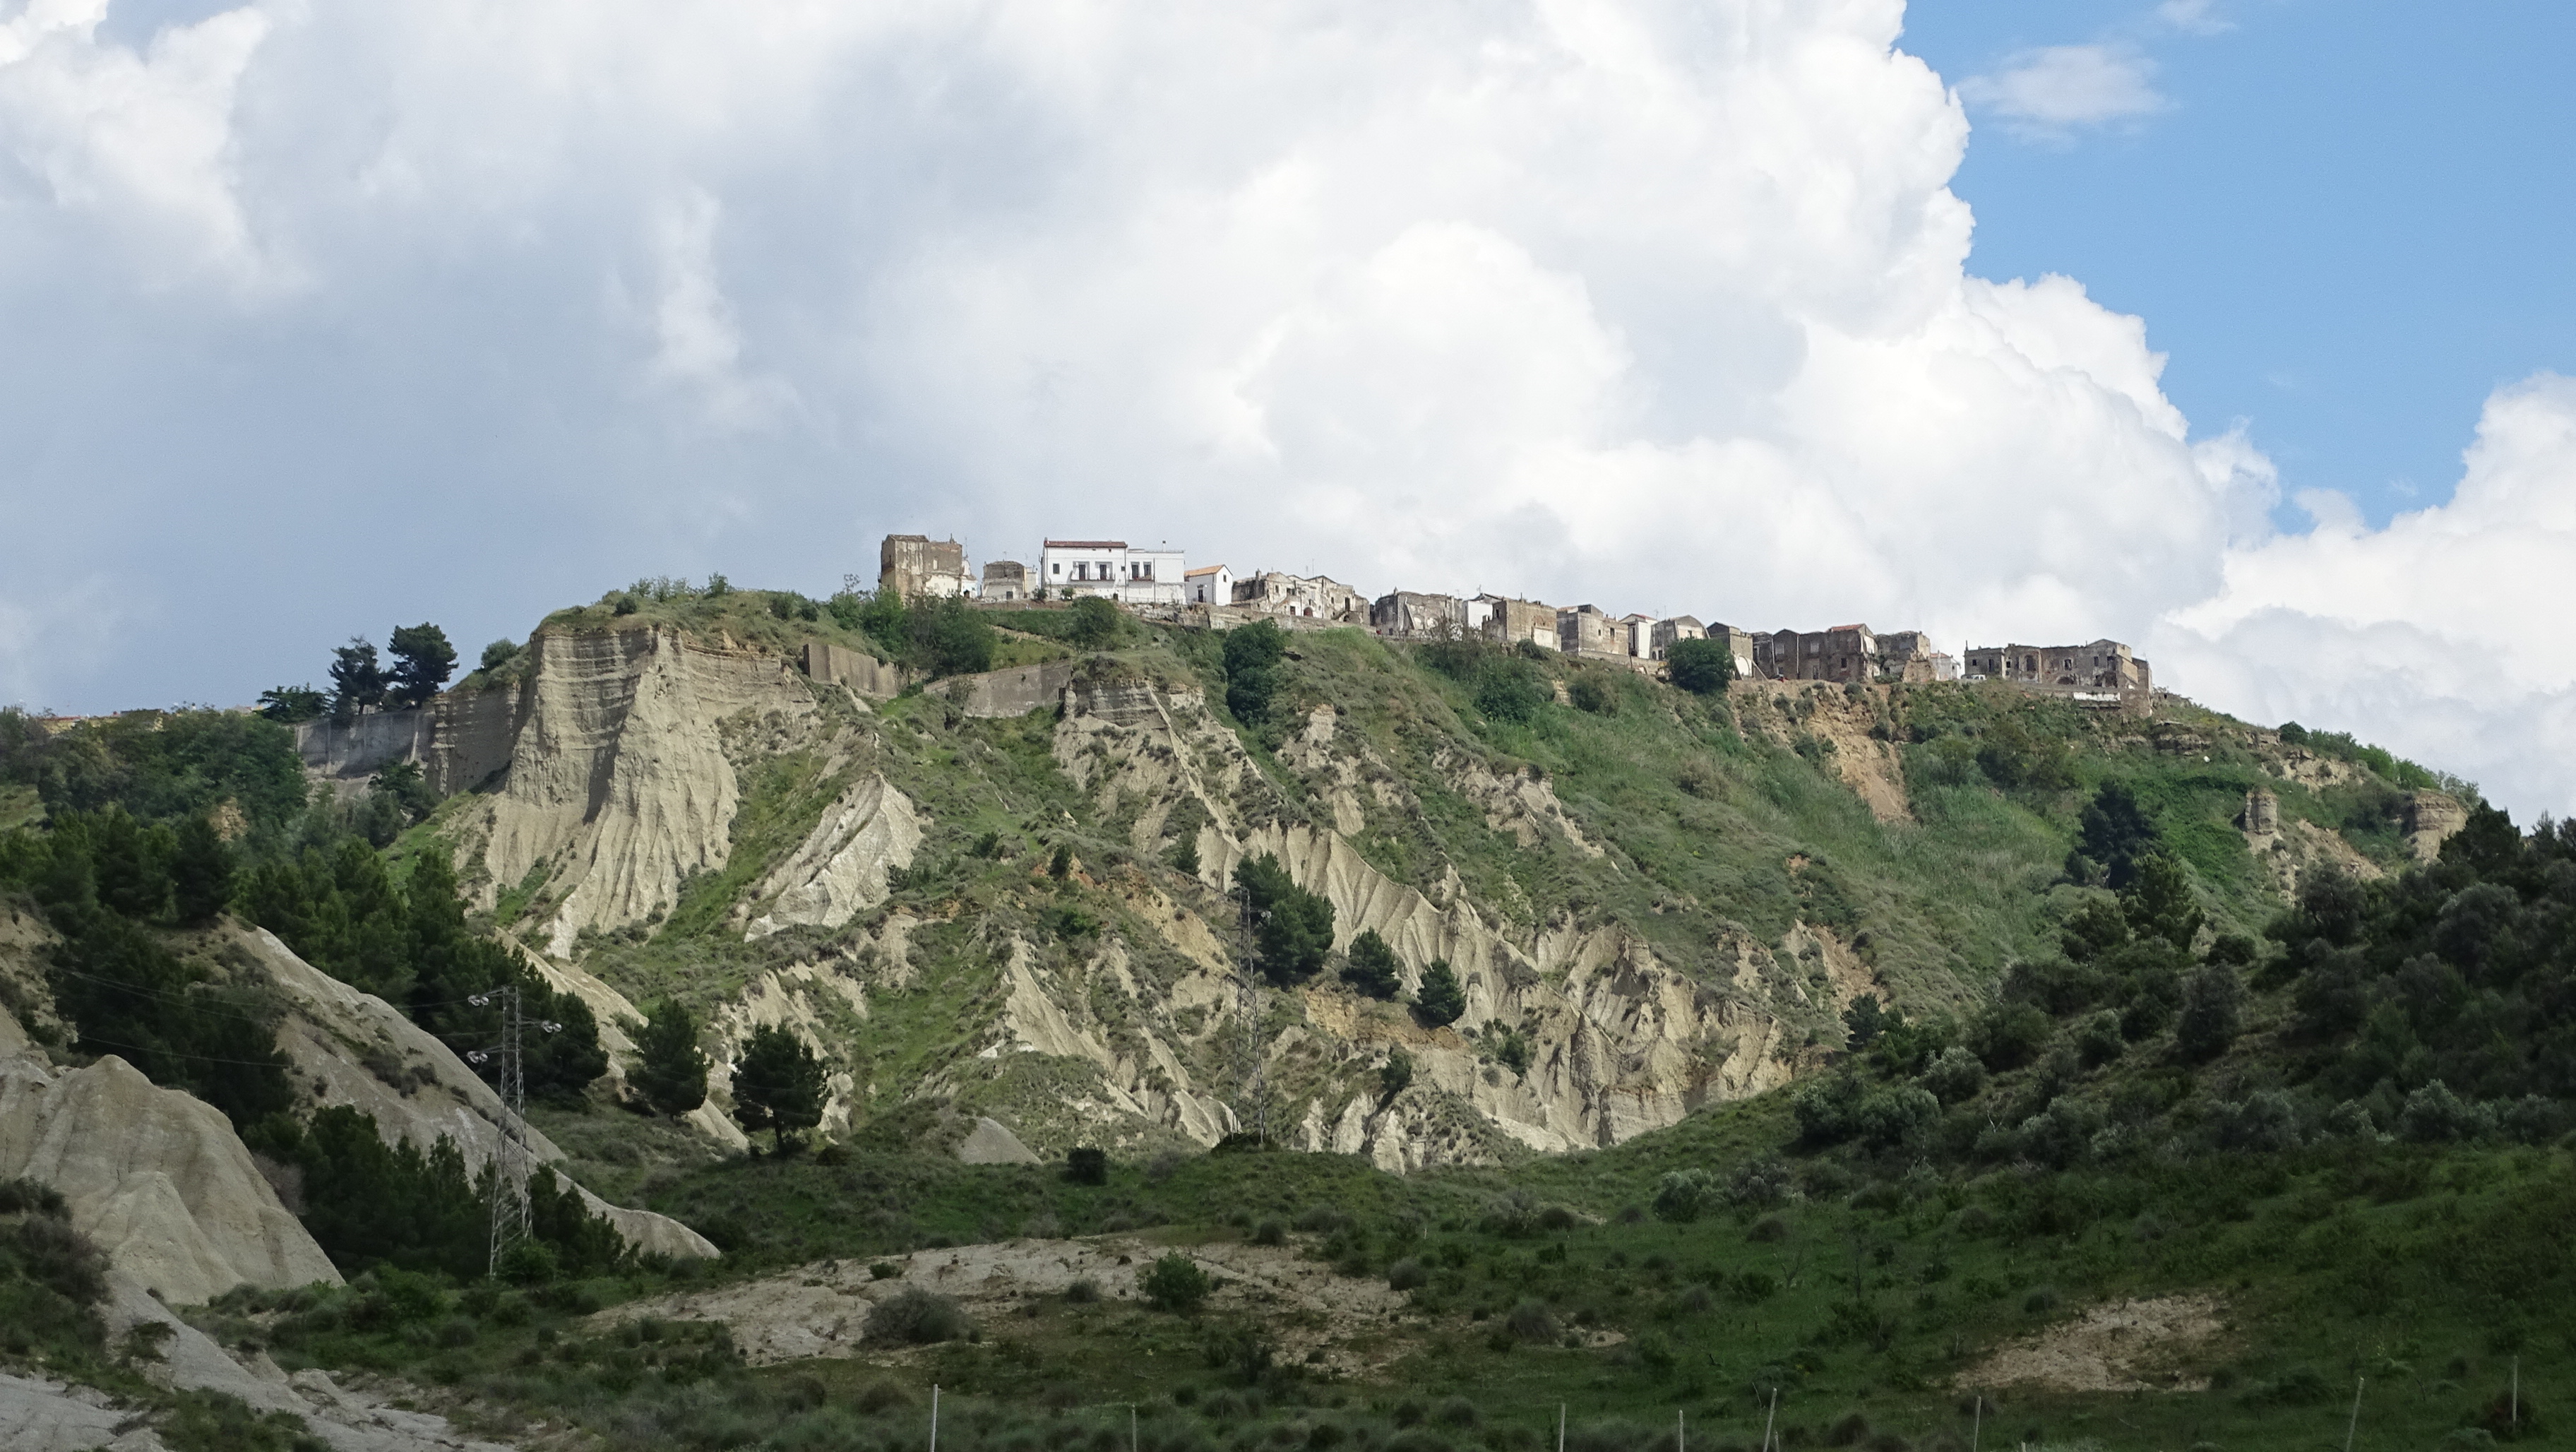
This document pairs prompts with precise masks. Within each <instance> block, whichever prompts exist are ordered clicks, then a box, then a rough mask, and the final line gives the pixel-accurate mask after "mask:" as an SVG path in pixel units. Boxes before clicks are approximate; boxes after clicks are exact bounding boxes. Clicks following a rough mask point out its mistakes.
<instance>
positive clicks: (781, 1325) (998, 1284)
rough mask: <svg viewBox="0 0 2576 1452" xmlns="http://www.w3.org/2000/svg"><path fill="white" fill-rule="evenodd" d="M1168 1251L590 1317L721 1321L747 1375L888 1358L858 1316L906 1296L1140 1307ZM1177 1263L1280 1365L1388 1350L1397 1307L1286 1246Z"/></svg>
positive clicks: (715, 1297) (672, 1299) (1006, 1260)
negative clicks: (1247, 1325) (1192, 1265)
mask: <svg viewBox="0 0 2576 1452" xmlns="http://www.w3.org/2000/svg"><path fill="white" fill-rule="evenodd" d="M1168 1248H1169V1247H1165V1246H1159V1245H1152V1244H1149V1243H1147V1242H1145V1241H1142V1240H1138V1239H1134V1238H1132V1237H1126V1236H1100V1237H1097V1238H1093V1239H1088V1240H1012V1241H1004V1242H1001V1243H999V1244H994V1245H961V1246H953V1247H951V1248H949V1249H946V1250H922V1251H915V1252H913V1253H912V1254H910V1255H902V1256H888V1257H886V1262H885V1263H887V1264H891V1265H893V1266H895V1267H896V1268H897V1270H898V1271H899V1272H900V1273H899V1274H898V1275H896V1276H894V1277H891V1278H889V1279H886V1280H877V1279H875V1278H874V1277H873V1276H872V1274H871V1273H870V1271H869V1269H868V1267H869V1264H870V1263H869V1262H866V1261H857V1260H845V1261H828V1260H827V1261H817V1262H815V1263H813V1264H811V1265H806V1266H801V1267H799V1268H797V1269H795V1270H792V1271H787V1272H785V1273H783V1274H780V1275H775V1276H771V1277H768V1278H766V1279H763V1280H757V1281H750V1282H746V1283H743V1284H740V1285H732V1286H725V1287H722V1288H720V1289H716V1290H710V1291H703V1292H689V1293H683V1294H679V1295H672V1296H663V1297H658V1298H655V1299H653V1300H649V1301H636V1302H631V1303H629V1304H627V1305H623V1306H618V1307H616V1308H614V1309H612V1310H608V1311H603V1312H601V1313H600V1314H599V1316H598V1317H597V1318H595V1319H596V1320H597V1321H598V1322H599V1323H600V1324H602V1325H603V1326H613V1325H615V1324H617V1323H619V1322H621V1321H625V1320H629V1319H633V1318H637V1317H644V1316H652V1317H657V1318H660V1319H663V1320H678V1321H722V1322H724V1323H726V1324H727V1325H729V1326H731V1327H732V1328H733V1335H734V1342H735V1344H736V1345H738V1346H740V1347H741V1348H742V1352H743V1355H744V1357H745V1358H746V1359H748V1360H749V1361H750V1362H751V1363H752V1364H753V1365H756V1366H766V1365H770V1364H773V1363H776V1362H781V1361H799V1360H803V1359H806V1358H808V1357H835V1356H859V1355H869V1356H874V1355H877V1354H879V1353H881V1352H883V1353H891V1352H893V1351H894V1350H895V1349H896V1348H892V1347H873V1346H866V1345H865V1344H864V1342H865V1335H864V1329H863V1328H864V1327H865V1326H866V1324H867V1316H868V1310H869V1308H870V1307H872V1306H874V1305H875V1304H876V1303H877V1302H878V1301H881V1300H884V1299H886V1298H887V1297H890V1296H893V1295H895V1294H897V1293H899V1292H901V1291H903V1290H905V1289H906V1288H908V1287H912V1286H921V1287H925V1288H927V1289H929V1290H932V1291H936V1292H938V1293H939V1294H940V1295H943V1296H947V1297H949V1298H950V1299H952V1300H954V1301H956V1302H957V1303H958V1305H959V1306H961V1307H963V1308H964V1309H965V1310H966V1312H967V1314H969V1315H971V1316H973V1317H974V1318H975V1319H976V1320H977V1321H979V1322H981V1323H983V1324H984V1325H986V1326H988V1327H990V1326H996V1325H997V1324H999V1323H1000V1322H1001V1318H1002V1317H1003V1316H1004V1315H1005V1314H1006V1313H1008V1312H1010V1311H1013V1310H1015V1309H1017V1308H1018V1307H1019V1305H1020V1304H1021V1303H1022V1302H1023V1301H1025V1300H1027V1299H1028V1298H1030V1297H1032V1296H1052V1295H1059V1294H1062V1293H1063V1291H1064V1290H1065V1288H1066V1287H1068V1286H1070V1285H1072V1284H1073V1283H1074V1282H1075V1281H1077V1280H1081V1279H1084V1278H1086V1277H1087V1278H1089V1279H1090V1280H1092V1281H1093V1282H1095V1283H1097V1284H1098V1285H1099V1287H1100V1298H1101V1301H1102V1302H1103V1303H1104V1304H1105V1305H1108V1306H1111V1307H1118V1306H1130V1305H1136V1304H1140V1303H1141V1300H1142V1298H1141V1297H1140V1296H1139V1294H1138V1292H1137V1290H1136V1278H1137V1277H1138V1275H1140V1274H1141V1273H1143V1271H1144V1270H1145V1268H1146V1267H1147V1266H1148V1265H1150V1264H1152V1262H1153V1260H1154V1258H1155V1257H1156V1256H1159V1255H1162V1254H1163V1253H1165V1251H1166V1250H1167V1249H1168ZM1189 1254H1190V1256H1191V1258H1192V1259H1194V1260H1196V1261H1197V1262H1198V1263H1199V1265H1200V1266H1201V1268H1203V1269H1205V1270H1206V1271H1207V1272H1208V1274H1210V1275H1211V1276H1214V1277H1216V1278H1217V1288H1216V1291H1215V1294H1213V1295H1212V1296H1210V1297H1209V1298H1208V1308H1209V1310H1211V1311H1213V1312H1215V1313H1217V1314H1220V1315H1222V1314H1224V1313H1226V1312H1228V1311H1257V1312H1258V1313H1259V1314H1260V1316H1261V1319H1262V1320H1263V1322H1264V1323H1266V1324H1267V1325H1268V1326H1269V1328H1270V1330H1271V1334H1272V1335H1273V1336H1274V1337H1275V1338H1276V1339H1277V1342H1278V1346H1279V1356H1280V1359H1282V1360H1284V1361H1303V1360H1305V1359H1306V1356H1307V1353H1309V1352H1310V1351H1315V1350H1319V1349H1320V1350H1321V1351H1322V1352H1323V1360H1322V1361H1321V1362H1320V1363H1318V1364H1319V1365H1321V1366H1325V1367H1329V1368H1331V1369H1333V1370H1336V1371H1341V1372H1358V1371H1365V1370H1367V1369H1369V1367H1370V1366H1371V1365H1374V1364H1376V1363H1378V1362H1379V1361H1381V1360H1383V1359H1384V1358H1385V1357H1386V1356H1387V1355H1388V1354H1389V1353H1390V1352H1391V1351H1393V1350H1397V1349H1400V1348H1392V1347H1388V1346H1385V1345H1383V1344H1380V1343H1383V1342H1384V1341H1385V1339H1386V1338H1385V1337H1384V1335H1383V1333H1384V1332H1386V1331H1387V1330H1388V1329H1389V1328H1390V1327H1391V1325H1392V1324H1393V1320H1394V1318H1395V1316H1396V1315H1397V1313H1398V1312H1399V1311H1401V1310H1402V1309H1403V1306H1404V1297H1403V1296H1402V1295H1401V1294H1399V1293H1398V1292H1395V1291H1391V1290H1389V1289H1387V1285H1386V1282H1385V1281H1383V1280H1375V1279H1373V1280H1354V1279H1351V1278H1350V1277H1347V1276H1340V1275H1335V1274H1334V1273H1333V1271H1332V1268H1331V1267H1330V1266H1327V1265H1325V1264H1323V1263H1322V1262H1320V1261H1312V1260H1306V1259H1304V1258H1302V1256H1301V1253H1300V1251H1299V1249H1298V1247H1297V1246H1296V1245H1294V1244H1290V1245H1284V1246H1262V1245H1244V1244H1220V1245H1204V1246H1195V1247H1191V1248H1190V1249H1189ZM1364 1335H1365V1336H1367V1337H1368V1338H1369V1339H1370V1341H1371V1342H1372V1344H1373V1346H1374V1347H1375V1349H1374V1350H1373V1351H1372V1353H1370V1354H1368V1355H1363V1354H1361V1353H1359V1352H1358V1351H1355V1350H1354V1349H1352V1348H1351V1346H1350V1345H1349V1343H1350V1342H1352V1341H1353V1340H1354V1339H1356V1338H1359V1337H1361V1336H1364Z"/></svg>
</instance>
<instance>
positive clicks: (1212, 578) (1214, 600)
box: [1181, 565, 1234, 605]
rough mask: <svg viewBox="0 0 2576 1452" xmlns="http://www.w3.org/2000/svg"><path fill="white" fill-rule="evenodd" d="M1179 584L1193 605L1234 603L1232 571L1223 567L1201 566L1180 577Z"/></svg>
mask: <svg viewBox="0 0 2576 1452" xmlns="http://www.w3.org/2000/svg"><path fill="white" fill-rule="evenodd" d="M1181 583H1182V584H1183V585H1184V586H1186V587H1187V589H1186V590H1185V591H1184V593H1185V594H1187V595H1188V597H1189V602H1190V603H1191V604H1193V605H1231V604H1233V603H1234V571H1232V570H1229V569H1227V568H1226V567H1225V566H1223V565H1201V566H1199V567H1198V568H1197V569H1195V570H1192V571H1190V572H1189V573H1188V574H1186V575H1183V576H1181Z"/></svg>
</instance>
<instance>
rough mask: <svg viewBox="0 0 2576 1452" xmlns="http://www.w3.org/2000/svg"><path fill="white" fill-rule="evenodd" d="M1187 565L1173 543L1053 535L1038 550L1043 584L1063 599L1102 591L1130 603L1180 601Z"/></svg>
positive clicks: (1106, 596) (1171, 602)
mask: <svg viewBox="0 0 2576 1452" xmlns="http://www.w3.org/2000/svg"><path fill="white" fill-rule="evenodd" d="M1187 568H1188V567H1187V565H1186V564H1185V563H1184V561H1183V560H1182V558H1181V552H1180V551H1179V550H1176V549H1171V548H1169V547H1157V548H1154V549H1145V548H1142V547H1132V548H1131V547H1130V546H1129V545H1128V543H1127V541H1125V540H1123V539H1051V540H1048V541H1046V542H1045V544H1044V545H1043V546H1041V547H1040V549H1039V550H1038V578H1037V582H1036V583H1037V588H1039V589H1041V590H1046V591H1051V592H1053V593H1054V594H1055V595H1056V597H1057V598H1059V599H1067V600H1069V599H1072V598H1074V597H1076V596H1082V595H1098V596H1102V597H1105V598H1107V599H1111V600H1116V601H1119V602H1121V603H1122V604H1128V605H1178V604H1180V603H1181V602H1182V579H1183V576H1184V575H1185V574H1186V573H1187Z"/></svg>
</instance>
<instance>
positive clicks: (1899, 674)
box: [1751, 625, 1958, 683]
mask: <svg viewBox="0 0 2576 1452" xmlns="http://www.w3.org/2000/svg"><path fill="white" fill-rule="evenodd" d="M1751 645H1752V651H1751V655H1752V658H1753V670H1752V672H1751V674H1752V675H1754V676H1756V677H1759V678H1760V679H1763V680H1766V681H1845V682H1855V681H1856V682H1870V681H1905V682H1909V683H1922V682H1930V681H1946V680H1956V679H1957V678H1958V669H1957V665H1956V663H1955V662H1954V661H1952V659H1951V658H1950V657H1949V656H1948V655H1947V654H1944V653H1943V652H1941V651H1937V650H1934V649H1933V648H1932V642H1931V638H1930V637H1929V636H1926V635H1925V634H1924V633H1923V632H1922V631H1919V630H1892V631H1889V632H1888V633H1886V634H1884V635H1881V634H1879V633H1878V632H1876V631H1873V630H1871V629H1870V628H1869V627H1868V626H1866V625H1836V626H1833V627H1831V628H1830V629H1825V630H1808V631H1796V630H1766V631H1757V632H1755V633H1754V634H1753V636H1752V637H1751Z"/></svg>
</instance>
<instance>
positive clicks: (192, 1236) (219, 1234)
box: [0, 1024, 340, 1305]
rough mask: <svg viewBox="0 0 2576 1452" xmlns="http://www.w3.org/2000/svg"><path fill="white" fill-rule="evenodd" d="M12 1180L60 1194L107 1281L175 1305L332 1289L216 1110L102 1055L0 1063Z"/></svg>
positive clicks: (1, 1170) (317, 1258)
mask: <svg viewBox="0 0 2576 1452" xmlns="http://www.w3.org/2000/svg"><path fill="white" fill-rule="evenodd" d="M12 1027H14V1024H13V1025H12ZM21 1175H23V1176H26V1177H28V1178H30V1179H34V1180H40V1181H42V1182H44V1183H45V1184H48V1185H51V1186H52V1187H54V1188H55V1189H56V1190H59V1191H61V1192H62V1194H63V1198H64V1199H65V1200H66V1201H68V1202H69V1203H70V1207H71V1215H72V1224H73V1226H74V1227H75V1228H77V1229H79V1230H80V1231H81V1232H82V1233H84V1234H86V1235H88V1236H89V1237H90V1238H91V1239H92V1240H95V1241H97V1242H98V1243H99V1245H100V1247H101V1248H102V1249H104V1250H105V1251H106V1252H107V1254H108V1259H109V1261H110V1262H111V1263H112V1264H113V1265H114V1266H115V1267H116V1269H117V1270H119V1271H120V1272H122V1273H123V1274H125V1275H126V1276H128V1277H130V1278H132V1280H133V1281H134V1282H135V1283H136V1284H137V1285H139V1286H141V1287H144V1288H147V1289H149V1290H151V1291H155V1292H158V1293H159V1294H160V1295H161V1296H162V1298H163V1299H165V1300H168V1301H171V1302H173V1303H176V1304H181V1305H194V1304H198V1303H201V1302H204V1301H209V1300H212V1299H213V1298H215V1297H216V1296H218V1295H221V1294H222V1293H224V1292H225V1291H228V1290H231V1289H232V1288H233V1287H235V1286H239V1285H254V1286H260V1287H264V1288H269V1289H282V1288H285V1287H290V1286H300V1285H307V1284H310V1283H311V1282H314V1281H329V1282H332V1283H334V1284H336V1283H337V1282H338V1281H339V1279H340V1273H339V1272H338V1271H337V1270H334V1269H333V1268H332V1266H331V1262H330V1260H329V1258H328V1257H326V1256H324V1255H323V1254H322V1248H321V1247H320V1246H318V1245H316V1244H314V1243H313V1237H312V1236H310V1235H308V1234H306V1233H305V1230H304V1226H303V1225H302V1224H301V1223H300V1222H298V1221H297V1220H296V1218H295V1217H294V1216H293V1215H292V1214H290V1213H288V1211H287V1209H286V1207H285V1206H283V1205H281V1204H279V1203H278V1199H277V1193H276V1191H274V1190H272V1189H271V1188H269V1184H268V1181H267V1180H266V1179H264V1178H263V1177H262V1176H261V1175H260V1173H259V1169H258V1167H257V1166H256V1165H254V1164H253V1163H252V1162H251V1157H250V1151H248V1150H246V1149H244V1148H242V1142H241V1140H240V1138H239V1137H238V1136H236V1135H235V1134H234V1133H233V1128H232V1124H231V1123H230V1122H229V1121H228V1120H226V1119H225V1118H224V1116H223V1114H222V1113H221V1112H220V1111H218V1110H216V1109H215V1108H214V1107H213V1106H211V1105H209V1104H207V1103H205V1102H204V1101H203V1100H200V1099H198V1098H196V1097H195V1096H193V1095H189V1094H184V1093H181V1092H180V1091H178V1090H175V1089H163V1088H160V1087H158V1086H157V1085H155V1084H153V1082H152V1081H151V1080H149V1079H146V1078H145V1077H143V1075H142V1073H141V1072H140V1071H138V1070H136V1069H135V1068H134V1067H133V1066H131V1065H129V1064H127V1063H126V1062H125V1061H124V1060H123V1059H120V1058H117V1057H116V1056H114V1055H110V1056H108V1057H106V1058H103V1059H100V1060H99V1061H98V1062H96V1063H94V1064H91V1065H90V1066H89V1067H87V1068H84V1069H72V1070H64V1071H55V1070H52V1069H49V1068H47V1067H46V1066H45V1065H44V1064H42V1063H41V1062H38V1061H37V1060H35V1059H33V1058H30V1057H27V1056H25V1055H23V1054H22V1055H20V1056H17V1057H15V1058H11V1059H9V1060H7V1061H5V1062H0V1179H12V1178H16V1177H18V1176H21Z"/></svg>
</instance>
